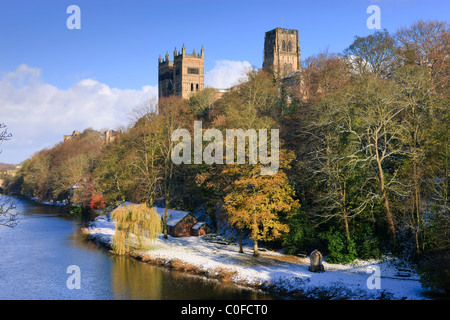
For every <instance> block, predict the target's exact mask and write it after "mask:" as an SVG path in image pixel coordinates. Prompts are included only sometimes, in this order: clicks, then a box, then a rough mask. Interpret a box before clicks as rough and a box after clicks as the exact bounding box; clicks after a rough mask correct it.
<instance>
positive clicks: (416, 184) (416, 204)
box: [413, 161, 420, 255]
mask: <svg viewBox="0 0 450 320" xmlns="http://www.w3.org/2000/svg"><path fill="white" fill-rule="evenodd" d="M413 169H414V170H413V172H414V192H415V197H414V209H415V213H416V226H415V228H414V229H415V230H414V233H415V237H416V251H417V255H419V254H420V245H419V233H420V186H419V173H418V168H417V162H416V161H414V162H413Z"/></svg>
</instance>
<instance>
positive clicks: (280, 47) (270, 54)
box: [263, 28, 301, 78]
mask: <svg viewBox="0 0 450 320" xmlns="http://www.w3.org/2000/svg"><path fill="white" fill-rule="evenodd" d="M263 69H265V70H270V71H273V72H274V73H275V74H276V75H277V76H278V77H279V78H284V77H286V76H288V75H290V74H292V73H294V72H296V71H300V69H301V66H300V46H299V42H298V30H295V29H282V28H275V29H273V30H270V31H267V32H266V35H265V37H264V55H263Z"/></svg>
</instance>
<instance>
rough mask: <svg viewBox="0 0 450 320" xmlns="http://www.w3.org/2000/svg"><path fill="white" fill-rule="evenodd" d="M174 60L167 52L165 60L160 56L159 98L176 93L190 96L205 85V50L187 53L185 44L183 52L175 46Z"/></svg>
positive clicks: (186, 96) (183, 96)
mask: <svg viewBox="0 0 450 320" xmlns="http://www.w3.org/2000/svg"><path fill="white" fill-rule="evenodd" d="M173 56H174V57H173V61H170V60H169V53H166V57H165V59H164V60H162V59H161V56H160V57H159V58H158V98H162V97H168V96H171V95H176V96H179V97H182V98H189V97H190V96H191V95H192V94H193V93H195V92H197V91H200V90H203V89H204V87H205V51H204V49H203V47H202V49H201V51H200V53H199V54H197V53H195V50H194V51H193V52H192V54H187V53H186V49H185V47H184V44H183V48H182V49H181V52H177V49H176V48H175V50H174V53H173Z"/></svg>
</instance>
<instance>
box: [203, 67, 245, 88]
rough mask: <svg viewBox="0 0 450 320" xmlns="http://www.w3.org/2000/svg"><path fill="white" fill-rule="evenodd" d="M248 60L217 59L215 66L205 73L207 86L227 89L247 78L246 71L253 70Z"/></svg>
mask: <svg viewBox="0 0 450 320" xmlns="http://www.w3.org/2000/svg"><path fill="white" fill-rule="evenodd" d="M251 67H252V66H251V64H250V63H249V62H248V61H230V60H219V61H216V64H215V66H214V68H213V69H212V70H210V71H208V72H206V74H205V86H206V87H213V88H218V89H227V88H230V87H232V86H234V85H237V84H238V83H239V82H240V81H241V80H245V79H246V73H247V72H248V71H249V70H251Z"/></svg>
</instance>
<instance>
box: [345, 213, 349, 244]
mask: <svg viewBox="0 0 450 320" xmlns="http://www.w3.org/2000/svg"><path fill="white" fill-rule="evenodd" d="M344 226H345V236H346V237H347V240H348V241H350V231H349V229H348V218H347V213H345V214H344Z"/></svg>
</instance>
